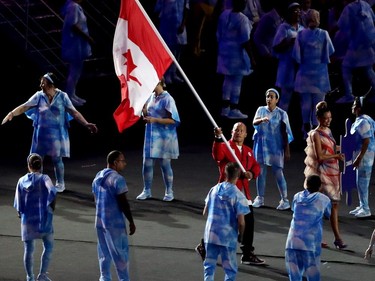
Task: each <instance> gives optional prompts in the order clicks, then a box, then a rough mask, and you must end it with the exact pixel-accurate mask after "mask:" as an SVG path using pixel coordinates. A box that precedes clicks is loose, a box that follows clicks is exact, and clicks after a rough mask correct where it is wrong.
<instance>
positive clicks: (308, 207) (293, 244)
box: [285, 190, 331, 281]
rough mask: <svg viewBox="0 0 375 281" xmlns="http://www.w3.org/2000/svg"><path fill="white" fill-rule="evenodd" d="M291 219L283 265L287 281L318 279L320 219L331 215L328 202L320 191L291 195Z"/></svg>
mask: <svg viewBox="0 0 375 281" xmlns="http://www.w3.org/2000/svg"><path fill="white" fill-rule="evenodd" d="M292 211H293V218H292V221H291V223H290V228H289V232H288V238H287V240H286V245H285V249H286V251H285V263H286V268H287V271H288V274H289V279H290V280H302V275H303V273H304V272H305V271H306V275H307V276H308V280H313V281H315V280H316V281H318V280H320V254H321V242H322V233H323V216H325V217H327V218H328V217H330V215H331V200H330V199H329V198H328V197H327V196H326V195H324V194H323V193H320V192H314V193H309V192H308V191H307V190H304V191H300V192H298V193H297V194H295V195H294V198H293V203H292Z"/></svg>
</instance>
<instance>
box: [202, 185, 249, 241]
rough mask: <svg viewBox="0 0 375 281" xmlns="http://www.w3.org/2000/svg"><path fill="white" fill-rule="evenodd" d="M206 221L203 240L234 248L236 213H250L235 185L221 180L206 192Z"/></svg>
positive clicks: (245, 201) (246, 203)
mask: <svg viewBox="0 0 375 281" xmlns="http://www.w3.org/2000/svg"><path fill="white" fill-rule="evenodd" d="M205 202H206V206H207V222H206V228H205V232H204V242H205V243H211V244H215V245H220V246H225V247H230V248H236V247H237V237H238V220H237V216H238V215H246V214H248V213H250V209H249V204H248V202H247V199H246V197H245V196H244V195H243V193H242V192H241V191H240V190H239V189H238V188H237V186H236V185H234V184H231V183H229V182H222V183H219V184H217V185H215V186H214V187H212V188H211V190H210V191H209V192H208V195H207V197H206V199H205Z"/></svg>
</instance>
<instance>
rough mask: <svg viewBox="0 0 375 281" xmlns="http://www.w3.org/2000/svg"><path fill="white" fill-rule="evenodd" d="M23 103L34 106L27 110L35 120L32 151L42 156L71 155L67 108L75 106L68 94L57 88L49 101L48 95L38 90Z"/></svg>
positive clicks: (72, 108)
mask: <svg viewBox="0 0 375 281" xmlns="http://www.w3.org/2000/svg"><path fill="white" fill-rule="evenodd" d="M23 105H24V106H31V107H32V108H31V109H30V110H28V111H27V112H26V115H27V116H28V117H29V118H30V119H32V120H33V121H34V122H33V126H34V133H33V139H32V144H31V150H30V153H38V154H39V155H40V156H42V157H43V156H45V155H48V156H51V157H70V141H69V133H68V128H69V115H68V112H67V109H71V110H74V109H75V108H74V106H73V104H72V102H71V101H70V99H69V97H68V95H67V94H66V93H64V92H62V91H60V90H59V89H57V91H56V94H55V96H54V97H53V100H52V102H51V103H49V101H48V97H47V95H46V94H45V93H43V91H38V92H36V93H35V94H34V95H33V96H32V97H31V98H30V99H29V100H28V101H27V102H25V103H24V104H23Z"/></svg>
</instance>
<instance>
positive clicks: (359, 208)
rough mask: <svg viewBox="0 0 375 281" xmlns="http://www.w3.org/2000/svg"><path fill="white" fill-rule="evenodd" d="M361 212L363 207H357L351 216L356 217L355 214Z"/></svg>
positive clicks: (351, 212)
mask: <svg viewBox="0 0 375 281" xmlns="http://www.w3.org/2000/svg"><path fill="white" fill-rule="evenodd" d="M360 210H362V207H360V206H358V207H356V208H355V209H354V210H351V211H350V212H349V215H355V214H357V213H358V212H359V211H360Z"/></svg>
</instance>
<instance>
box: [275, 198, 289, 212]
mask: <svg viewBox="0 0 375 281" xmlns="http://www.w3.org/2000/svg"><path fill="white" fill-rule="evenodd" d="M287 209H290V204H289V200H288V199H281V200H280V204H279V206H277V207H276V210H280V211H283V210H287Z"/></svg>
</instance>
